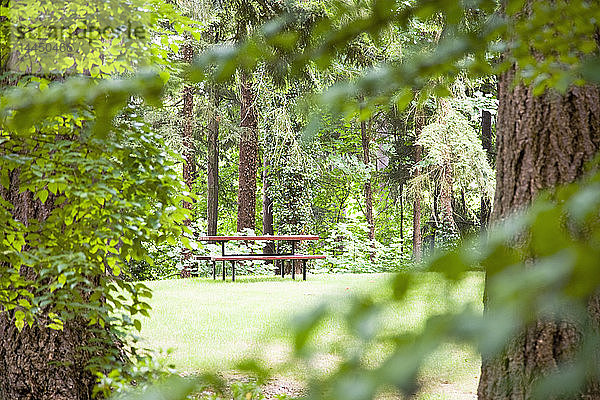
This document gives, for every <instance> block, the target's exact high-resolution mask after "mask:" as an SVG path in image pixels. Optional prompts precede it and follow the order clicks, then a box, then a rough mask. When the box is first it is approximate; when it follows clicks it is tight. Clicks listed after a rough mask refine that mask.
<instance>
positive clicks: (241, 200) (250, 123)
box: [237, 71, 258, 231]
mask: <svg viewBox="0 0 600 400" xmlns="http://www.w3.org/2000/svg"><path fill="white" fill-rule="evenodd" d="M240 100H241V106H240V126H241V128H242V130H241V132H240V152H239V157H240V162H239V169H238V171H239V186H238V210H237V211H238V215H237V230H238V231H242V230H243V229H245V228H251V229H254V227H255V212H256V173H257V172H258V115H257V112H256V96H255V94H254V88H253V85H252V81H251V78H250V76H249V74H248V73H247V72H246V71H240Z"/></svg>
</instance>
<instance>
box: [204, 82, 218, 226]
mask: <svg viewBox="0 0 600 400" xmlns="http://www.w3.org/2000/svg"><path fill="white" fill-rule="evenodd" d="M216 91H217V90H216V88H212V89H211V91H210V96H211V100H212V103H213V105H214V106H215V112H214V113H213V115H212V116H211V118H210V120H209V121H208V131H207V135H206V136H207V141H206V142H207V147H208V157H207V163H206V164H207V189H208V190H207V194H206V219H207V221H208V228H207V234H208V235H209V236H215V235H216V234H217V223H218V221H219V116H218V115H217V113H216V110H217V109H218V105H219V98H218V94H217V93H216Z"/></svg>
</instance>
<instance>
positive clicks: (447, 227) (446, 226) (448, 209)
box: [440, 153, 456, 240]
mask: <svg viewBox="0 0 600 400" xmlns="http://www.w3.org/2000/svg"><path fill="white" fill-rule="evenodd" d="M452 175H453V171H452V162H451V161H450V154H447V153H446V154H445V155H444V164H443V166H442V176H441V181H440V206H441V209H440V219H441V223H442V232H443V234H444V235H445V236H446V237H445V238H444V239H445V240H448V239H450V238H451V237H452V236H453V235H454V234H456V223H455V222H454V210H453V208H452V187H453V177H452Z"/></svg>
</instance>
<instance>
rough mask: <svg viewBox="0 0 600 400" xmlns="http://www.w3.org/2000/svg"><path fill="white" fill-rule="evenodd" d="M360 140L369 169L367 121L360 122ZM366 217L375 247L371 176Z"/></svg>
mask: <svg viewBox="0 0 600 400" xmlns="http://www.w3.org/2000/svg"><path fill="white" fill-rule="evenodd" d="M360 138H361V143H362V150H363V163H364V164H365V165H366V166H367V167H368V166H369V165H370V163H371V157H370V154H369V147H370V145H371V134H370V132H369V129H367V124H366V122H365V121H360ZM364 191H365V216H366V218H367V225H368V227H369V241H370V242H371V245H372V246H374V245H375V243H374V242H373V240H375V220H374V218H373V190H372V188H371V176H370V175H369V178H368V179H367V182H365V188H364ZM370 259H371V261H373V260H374V259H375V249H374V248H373V251H372V252H371V255H370Z"/></svg>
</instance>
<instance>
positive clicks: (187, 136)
mask: <svg viewBox="0 0 600 400" xmlns="http://www.w3.org/2000/svg"><path fill="white" fill-rule="evenodd" d="M182 58H183V61H184V62H185V63H187V64H191V63H192V61H193V58H194V47H193V46H192V43H191V39H190V38H189V37H188V38H187V40H186V41H185V43H184V44H183V46H182ZM182 97H183V109H182V111H181V114H182V117H183V135H182V147H183V148H182V156H183V181H184V182H185V184H186V186H187V188H188V191H189V192H190V193H191V192H192V191H193V186H194V182H195V180H196V150H195V146H194V88H193V87H192V86H191V85H187V84H186V85H185V86H184V87H183V94H182ZM183 208H186V209H188V210H190V211H191V210H192V209H193V203H190V202H188V201H184V202H183ZM184 224H185V225H186V226H190V225H191V221H190V219H186V220H185V221H184ZM181 255H182V257H183V269H182V270H181V273H180V275H181V277H182V278H185V277H189V276H190V272H189V270H188V268H187V265H188V263H189V260H190V258H191V256H192V253H191V250H190V249H188V248H185V247H184V248H182V249H181Z"/></svg>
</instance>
